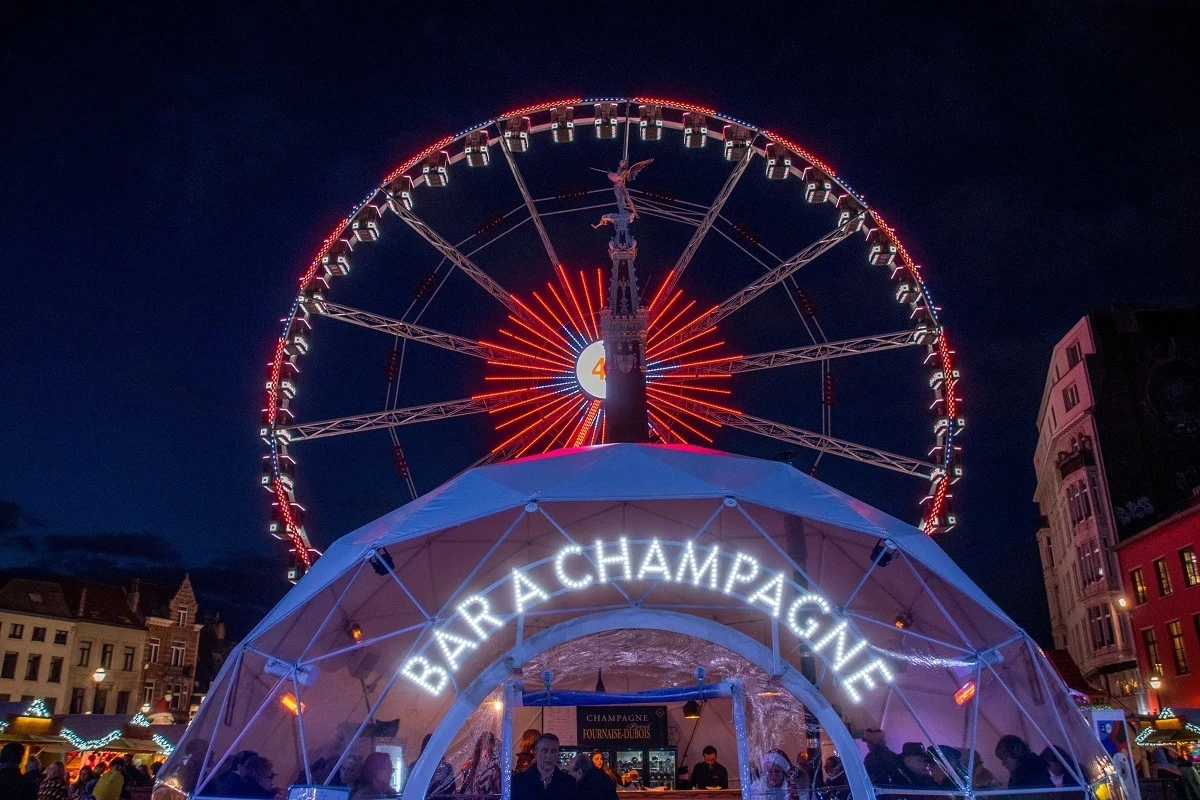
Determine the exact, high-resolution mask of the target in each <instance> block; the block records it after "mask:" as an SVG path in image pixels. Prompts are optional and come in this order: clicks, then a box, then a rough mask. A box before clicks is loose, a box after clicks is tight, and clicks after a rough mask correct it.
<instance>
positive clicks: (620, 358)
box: [600, 159, 653, 442]
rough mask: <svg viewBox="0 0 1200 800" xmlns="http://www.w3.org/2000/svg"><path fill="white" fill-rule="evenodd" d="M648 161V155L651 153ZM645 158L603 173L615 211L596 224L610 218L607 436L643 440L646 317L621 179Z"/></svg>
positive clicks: (646, 424) (632, 213)
mask: <svg viewBox="0 0 1200 800" xmlns="http://www.w3.org/2000/svg"><path fill="white" fill-rule="evenodd" d="M650 160H651V161H652V160H653V159H650ZM648 163H650V161H643V162H640V163H638V164H634V165H633V166H632V167H630V166H629V165H628V162H626V161H621V165H620V167H619V168H618V170H617V171H616V172H610V173H608V178H609V180H611V181H612V182H613V191H614V193H615V194H616V196H617V213H615V214H605V215H604V217H603V218H602V219H601V220H600V224H601V225H606V224H611V225H612V226H613V236H612V239H610V240H609V242H608V256H609V258H610V259H612V277H611V279H610V281H609V289H608V306H607V307H606V308H604V309H603V310H602V311H601V312H600V332H601V337H602V338H603V339H604V364H605V367H604V373H605V374H604V382H605V386H606V389H605V392H606V394H605V399H604V417H605V422H606V428H607V430H606V433H605V441H607V442H648V441H650V421H649V416H648V413H647V410H646V327H647V326H646V320H647V316H648V312H647V310H646V309H645V308H643V307H642V304H641V298H640V296H639V293H638V282H637V272H636V270H635V269H634V262H635V261H636V260H637V239H634V238H633V233H632V232H631V231H630V229H629V227H630V223H631V222H633V220H634V219H636V218H637V211H636V210H635V209H634V207H633V200H632V198H630V196H629V190H628V189H627V188H626V186H625V182H626V181H629V180H633V179H634V178H635V177H637V174H638V172H639V171H640V170H641V169H642V168H643V167H645V166H646V164H648Z"/></svg>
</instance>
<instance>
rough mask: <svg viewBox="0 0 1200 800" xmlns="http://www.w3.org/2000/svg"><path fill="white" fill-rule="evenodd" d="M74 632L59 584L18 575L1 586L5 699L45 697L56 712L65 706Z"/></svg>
mask: <svg viewBox="0 0 1200 800" xmlns="http://www.w3.org/2000/svg"><path fill="white" fill-rule="evenodd" d="M74 635H75V621H74V620H73V619H72V618H71V612H70V608H69V606H68V605H67V601H66V598H65V597H64V595H63V592H62V589H61V588H60V587H59V586H58V584H56V583H51V582H49V581H35V580H26V579H22V578H15V579H13V580H10V581H9V582H8V583H6V584H5V585H4V586H3V587H0V703H6V702H24V703H29V702H32V701H33V700H34V699H35V698H42V700H43V701H44V702H45V703H46V707H47V708H48V709H49V710H50V712H51V713H61V712H64V711H65V710H66V708H67V698H68V697H69V693H68V679H67V673H68V668H67V664H68V659H69V658H70V656H71V652H72V649H73V647H74Z"/></svg>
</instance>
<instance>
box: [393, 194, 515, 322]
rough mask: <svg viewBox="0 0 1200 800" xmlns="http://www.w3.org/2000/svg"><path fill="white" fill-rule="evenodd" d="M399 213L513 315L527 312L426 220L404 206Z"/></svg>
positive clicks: (401, 217)
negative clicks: (426, 222)
mask: <svg viewBox="0 0 1200 800" xmlns="http://www.w3.org/2000/svg"><path fill="white" fill-rule="evenodd" d="M397 213H399V215H400V219H402V220H404V221H405V222H406V223H408V226H409V227H410V228H412V229H413V230H414V231H416V232H417V235H419V236H420V237H421V238H422V239H424V240H425V241H427V242H429V243H430V244H431V245H433V246H434V248H435V249H436V250H437V251H438V252H439V253H441V254H442V255H443V256H445V257H446V258H448V259H450V260H451V261H453V262H454V265H455V266H457V267H458V268H459V269H461V270H462V271H463V272H465V273H466V274H467V277H468V278H470V279H471V280H473V281H475V283H477V284H479V286H480V287H481V288H482V289H483V290H484V291H485V292H487V293H488V294H490V295H491V296H492V297H494V298H496V299H497V300H499V301H500V303H501V304H502V305H503V306H504V307H505V308H507V309H508V310H509V311H511V312H512V313H514V314H516V315H518V316H523V315H524V313H525V311H524V310H523V309H522V308H521V306H520V304H519V303H517V302H516V301H515V300H514V299H513V297H512V295H511V294H509V293H508V291H507V290H505V288H504V287H503V286H501V285H500V284H499V283H497V282H496V281H495V280H493V279H492V277H491V276H490V275H488V274H487V273H486V272H484V271H483V270H482V269H480V268H479V266H478V265H477V264H476V263H475V262H474V261H472V260H471V259H470V258H468V257H467V256H465V255H463V253H462V251H461V250H459V249H458V248H457V247H455V246H454V245H452V244H450V242H448V241H446V240H445V239H444V238H442V236H441V234H439V233H438V232H437V231H435V230H434V229H433V228H431V227H429V226H428V225H427V224H425V221H424V220H422V219H421V218H420V217H418V216H417V215H416V214H414V213H412V211H410V210H408V209H407V208H405V207H404V206H399V207H398V208H397Z"/></svg>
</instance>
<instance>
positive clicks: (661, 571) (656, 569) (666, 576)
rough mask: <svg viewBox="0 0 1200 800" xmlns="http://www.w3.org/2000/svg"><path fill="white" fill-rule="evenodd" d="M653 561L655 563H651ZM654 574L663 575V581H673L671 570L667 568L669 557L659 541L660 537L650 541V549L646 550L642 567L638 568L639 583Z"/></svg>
mask: <svg viewBox="0 0 1200 800" xmlns="http://www.w3.org/2000/svg"><path fill="white" fill-rule="evenodd" d="M651 559H653V561H651ZM651 573H654V574H656V575H661V576H662V580H664V581H670V580H671V570H670V569H669V568H668V567H667V557H666V555H664V554H663V549H662V545H661V544H660V543H659V541H658V537H657V536H656V537H654V538H653V539H651V540H650V547H649V548H647V550H646V555H645V556H643V557H642V565H641V566H640V567H638V576H637V579H638V580H639V581H644V580H646V576H647V575H649V574H651Z"/></svg>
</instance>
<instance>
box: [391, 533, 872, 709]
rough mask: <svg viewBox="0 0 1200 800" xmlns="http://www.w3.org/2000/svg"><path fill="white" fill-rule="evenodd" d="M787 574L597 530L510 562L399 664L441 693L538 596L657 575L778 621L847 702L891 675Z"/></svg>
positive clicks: (719, 554)
mask: <svg viewBox="0 0 1200 800" xmlns="http://www.w3.org/2000/svg"><path fill="white" fill-rule="evenodd" d="M668 552H670V553H671V554H672V557H671V558H668V557H667V553H668ZM787 574H788V573H785V572H782V571H778V570H773V569H769V568H767V567H765V566H764V565H762V564H760V563H759V560H758V559H757V558H755V557H754V556H751V555H749V554H747V553H743V552H741V551H733V552H727V551H723V550H721V548H720V547H719V546H715V545H714V546H705V545H699V544H697V543H696V542H695V541H691V540H689V541H685V542H673V541H667V540H660V539H657V538H654V539H646V540H635V541H631V540H629V539H628V538H627V537H625V536H622V537H620V538H618V539H617V540H616V541H604V540H602V539H597V540H596V542H595V544H594V545H589V546H586V547H585V546H583V545H579V544H569V545H567V546H565V547H563V548H562V549H561V550H559V551H558V553H557V554H556V555H555V556H554V557H553V558H548V559H543V560H541V561H536V562H534V563H532V564H528V565H526V566H525V567H523V568H515V567H514V568H513V570H512V574H511V576H510V578H509V579H506V580H504V581H500V582H498V583H496V584H493V585H492V586H491V587H489V588H488V589H486V590H483V591H482V592H480V593H478V594H473V595H471V596H469V597H467V598H466V599H464V600H463V601H462V602H460V603H459V604H458V605H457V606H456V607H455V611H454V614H453V615H451V616H450V618H449V619H448V620H447V621H446V622H444V623H443V624H441V625H439V626H438V627H437V628H435V629H434V632H433V638H432V640H431V641H430V642H428V643H427V645H426V646H425V648H424V649H423V650H422V651H421V654H419V655H415V656H412V657H411V658H409V659H408V660H407V661H406V662H405V663H404V666H403V667H401V670H400V671H401V674H402V675H403V676H404V677H405V678H407V679H408V680H410V681H412V682H413V683H415V684H416V685H417V686H420V687H421V688H422V689H424V690H425V691H427V692H429V693H430V694H432V695H440V694H441V693H442V692H443V691H444V690H445V689H446V687H447V686H448V685H449V684H450V673H452V672H457V671H458V670H459V669H460V668H461V667H462V665H463V663H464V662H465V660H466V659H468V658H470V656H471V653H472V652H474V651H475V650H477V649H479V645H480V643H482V642H483V641H484V640H485V639H487V638H488V637H489V636H491V635H492V634H494V633H495V632H496V631H498V630H500V629H502V628H504V627H505V626H507V625H508V624H509V623H510V622H512V621H513V620H515V619H517V618H518V617H520V616H521V615H523V614H524V613H525V612H526V611H529V610H531V609H533V608H535V607H536V606H538V605H539V604H541V603H545V602H547V601H550V600H551V599H552V598H554V597H557V596H559V595H562V594H566V593H572V592H585V591H587V590H588V589H589V588H591V587H593V586H598V585H600V584H605V583H613V584H634V583H642V584H644V585H647V586H648V585H650V584H652V583H654V582H661V583H676V584H681V585H685V586H691V587H693V588H695V589H697V590H703V591H705V592H715V593H717V594H718V595H719V596H720V598H721V599H720V600H719V601H718V603H719V604H720V605H728V602H729V599H730V598H736V599H738V600H741V601H742V602H743V603H745V604H746V605H747V606H750V607H753V608H757V609H761V610H762V611H764V612H766V613H767V614H769V615H770V616H772V617H774V618H776V619H778V620H780V621H781V622H783V623H784V625H785V626H786V627H787V629H788V630H789V631H790V632H791V633H792V634H793V635H795V636H796V637H797V638H799V639H801V640H802V641H804V642H805V643H806V644H807V645H808V647H809V649H810V650H812V651H813V652H814V653H816V654H818V655H819V656H820V657H821V658H822V659H824V660H825V663H826V664H827V665H828V666H829V669H830V671H831V672H832V673H833V674H834V675H835V676H837V677H838V678H839V680H840V681H841V685H842V688H843V689H844V690H845V692H846V694H847V695H848V696H849V697H850V699H851V700H853V701H854V702H856V703H857V702H858V701H859V700H861V699H862V696H861V694H860V693H859V688H858V687H859V686H861V687H863V688H865V689H868V690H870V689H875V688H876V687H877V686H878V683H877V682H876V681H877V679H878V680H879V681H882V682H884V683H890V682H891V680H892V673H891V671H890V670H889V669H888V665H887V663H886V662H885V661H884V660H883V659H882V658H880V657H879V656H878V655H877V654H876V653H875V651H874V650H873V649H872V647H871V645H870V643H869V642H867V640H866V639H863V638H861V637H859V636H858V635H857V634H856V633H855V632H854V631H853V630H851V628H850V622H849V620H847V619H845V618H843V617H841V616H840V615H839V614H838V613H836V612H835V610H834V609H833V607H832V605H831V604H830V603H829V601H828V600H826V599H825V598H824V597H822V596H821V595H820V594H818V593H816V592H813V591H811V590H809V589H806V588H804V587H802V586H799V585H798V584H796V582H795V581H792V580H790V579H789V578H787V577H786V575H787ZM435 643H436V644H435Z"/></svg>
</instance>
